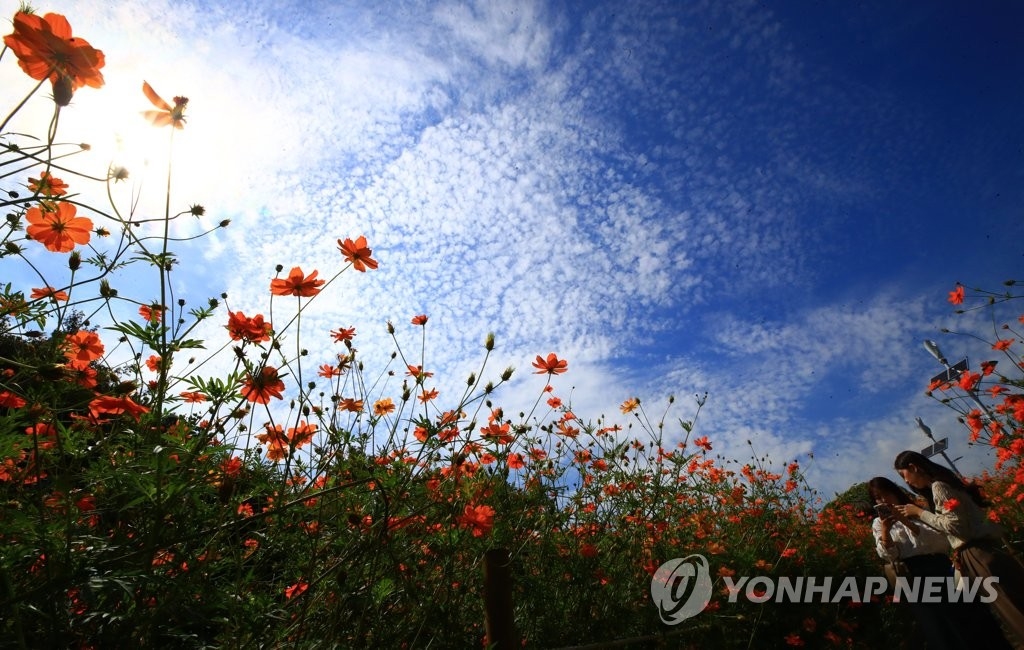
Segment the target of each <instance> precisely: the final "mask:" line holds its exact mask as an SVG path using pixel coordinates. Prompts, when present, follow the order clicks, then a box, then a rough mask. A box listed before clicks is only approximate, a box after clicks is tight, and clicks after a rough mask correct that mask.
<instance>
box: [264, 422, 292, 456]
mask: <svg viewBox="0 0 1024 650" xmlns="http://www.w3.org/2000/svg"><path fill="white" fill-rule="evenodd" d="M263 427H264V428H265V429H266V431H267V432H266V433H258V434H256V439H257V440H259V441H260V442H261V443H263V444H265V445H267V459H268V460H282V459H284V458H286V457H287V456H288V438H287V437H286V436H285V435H284V430H283V429H282V427H281V425H280V424H273V425H272V424H269V423H267V424H265V425H263Z"/></svg>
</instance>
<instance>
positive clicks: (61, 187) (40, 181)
mask: <svg viewBox="0 0 1024 650" xmlns="http://www.w3.org/2000/svg"><path fill="white" fill-rule="evenodd" d="M28 189H29V191H30V192H34V193H36V194H42V195H43V196H45V197H47V198H53V197H55V196H63V195H65V194H67V193H68V184H67V183H65V182H64V181H62V180H61V179H59V178H56V177H55V176H52V175H50V172H43V173H42V174H40V175H39V178H29V179H28Z"/></svg>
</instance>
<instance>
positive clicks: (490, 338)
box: [484, 332, 494, 352]
mask: <svg viewBox="0 0 1024 650" xmlns="http://www.w3.org/2000/svg"><path fill="white" fill-rule="evenodd" d="M484 348H485V349H486V350H487V351H488V352H490V351H491V350H493V349H494V332H488V333H487V340H486V341H484Z"/></svg>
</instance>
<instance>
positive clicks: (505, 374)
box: [501, 366, 516, 381]
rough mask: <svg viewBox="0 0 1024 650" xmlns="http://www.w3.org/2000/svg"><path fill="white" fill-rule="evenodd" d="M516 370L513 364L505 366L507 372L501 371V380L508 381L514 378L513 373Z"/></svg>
mask: <svg viewBox="0 0 1024 650" xmlns="http://www.w3.org/2000/svg"><path fill="white" fill-rule="evenodd" d="M515 371H516V369H515V368H513V367H512V366H509V367H508V368H505V372H503V373H501V380H502V381H508V380H509V379H511V378H512V373H513V372H515Z"/></svg>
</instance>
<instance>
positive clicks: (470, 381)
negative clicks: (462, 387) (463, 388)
mask: <svg viewBox="0 0 1024 650" xmlns="http://www.w3.org/2000/svg"><path fill="white" fill-rule="evenodd" d="M475 383H476V373H475V372H471V373H469V379H467V380H466V385H467V386H472V385H473V384H475Z"/></svg>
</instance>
